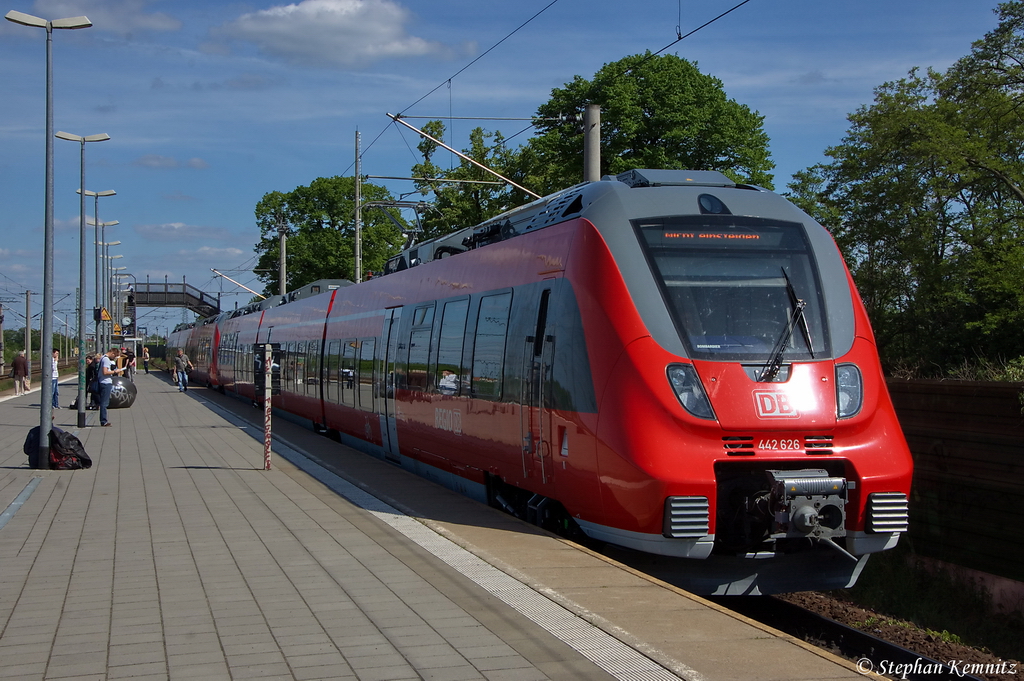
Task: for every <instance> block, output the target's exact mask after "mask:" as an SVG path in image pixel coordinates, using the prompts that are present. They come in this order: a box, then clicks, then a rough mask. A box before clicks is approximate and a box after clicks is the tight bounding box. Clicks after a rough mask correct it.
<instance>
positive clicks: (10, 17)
mask: <svg viewBox="0 0 1024 681" xmlns="http://www.w3.org/2000/svg"><path fill="white" fill-rule="evenodd" d="M5 18H6V19H7V21H13V22H14V23H16V24H21V25H22V26H36V27H38V28H46V23H47V22H46V19H40V18H39V17H34V16H32V15H31V14H25V13H24V12H18V11H16V10H13V9H12V10H11V11H10V12H8V13H7V15H6V17H5Z"/></svg>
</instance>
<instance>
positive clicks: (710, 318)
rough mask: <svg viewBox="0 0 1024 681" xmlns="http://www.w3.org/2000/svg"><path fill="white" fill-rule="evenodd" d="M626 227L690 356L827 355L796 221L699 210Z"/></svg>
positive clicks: (810, 266) (813, 274) (815, 283)
mask: <svg viewBox="0 0 1024 681" xmlns="http://www.w3.org/2000/svg"><path fill="white" fill-rule="evenodd" d="M633 226H634V228H635V229H636V231H637V235H638V236H639V238H640V242H641V244H642V245H643V247H644V251H645V253H646V255H647V260H648V262H649V264H650V266H651V269H652V271H653V272H654V274H655V277H656V278H657V279H658V283H659V285H660V286H661V290H662V294H663V295H664V297H665V301H666V302H667V304H668V308H669V311H670V312H671V314H672V317H673V320H674V321H675V324H676V327H677V328H678V329H679V332H680V335H681V336H682V338H683V339H684V341H685V342H686V344H687V346H688V347H689V350H690V353H691V355H690V356H691V357H695V358H699V359H719V360H734V361H771V360H772V356H773V355H777V354H779V353H781V355H782V356H783V357H784V358H785V360H786V361H790V360H807V359H821V358H823V357H825V356H827V354H828V350H827V348H829V347H830V346H829V342H828V337H827V333H828V329H827V326H826V325H825V324H824V316H825V312H824V304H823V302H822V296H821V286H820V284H819V279H818V273H817V269H816V267H815V262H814V258H813V257H812V256H811V248H810V245H809V243H808V241H807V236H806V234H805V232H804V228H803V226H802V225H800V224H799V223H795V222H782V221H779V220H766V219H762V218H750V217H741V216H734V215H699V216H675V217H663V218H651V219H643V220H635V221H634V222H633ZM798 311H799V312H798Z"/></svg>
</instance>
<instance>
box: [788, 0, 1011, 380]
mask: <svg viewBox="0 0 1024 681" xmlns="http://www.w3.org/2000/svg"><path fill="white" fill-rule="evenodd" d="M999 11H1000V16H1001V19H1002V21H1001V23H1000V26H999V27H998V28H997V29H996V30H995V31H993V32H992V33H990V34H988V35H987V36H986V37H985V39H984V40H981V41H978V42H977V43H975V45H974V48H973V50H972V52H971V54H970V55H968V56H966V57H964V58H962V59H961V60H959V61H958V62H957V63H956V64H955V65H954V66H953V67H952V68H950V69H949V71H947V72H946V73H941V72H937V71H932V70H929V71H928V72H927V73H925V74H921V73H920V72H919V71H918V70H916V69H915V70H913V71H911V72H910V74H909V75H908V77H906V78H904V79H901V80H899V81H896V82H892V83H885V84H883V85H882V86H880V87H879V88H877V89H876V91H875V100H874V103H873V104H872V105H871V106H865V107H861V108H860V109H859V110H858V111H856V112H855V113H853V114H851V115H850V117H849V120H850V123H851V127H850V129H849V131H848V133H847V136H846V137H845V138H844V139H843V141H842V143H841V144H839V145H837V146H835V147H832V148H830V149H828V150H826V152H825V153H826V155H827V156H828V157H830V158H831V159H832V161H831V162H829V163H824V164H819V165H818V166H815V167H813V168H810V169H808V170H807V171H805V172H804V173H801V174H799V175H798V176H796V181H795V182H794V183H793V184H791V185H790V189H791V190H792V191H793V192H794V198H796V199H797V201H798V202H799V203H801V205H803V206H804V207H805V208H807V207H811V208H812V211H811V212H812V214H815V215H818V216H823V217H824V218H825V223H824V224H827V225H828V226H829V227H830V229H831V230H832V232H833V235H834V236H835V237H836V241H837V243H839V245H840V247H841V248H842V249H843V251H844V253H845V254H846V256H847V260H848V262H849V263H850V266H851V270H852V272H853V275H854V278H855V279H856V281H857V284H858V287H859V288H860V290H861V293H862V297H863V298H864V300H865V303H866V306H867V308H868V312H869V314H870V315H871V318H872V322H873V324H874V326H875V331H876V336H877V337H878V340H879V349H880V351H881V353H882V356H883V360H884V361H886V363H887V364H888V365H889V366H893V365H895V364H904V365H911V366H914V367H917V368H918V369H919V370H921V371H923V372H924V373H940V374H941V373H944V372H946V371H948V370H949V369H950V368H951V367H953V366H955V365H958V364H962V363H964V362H968V363H970V362H976V361H978V360H986V361H998V360H999V359H1008V358H1012V357H1017V356H1021V355H1022V354H1024V340H1022V339H1021V336H1020V334H1019V332H1018V329H1019V327H1020V323H1021V322H1022V321H1024V292H1022V290H1021V287H1020V281H1021V279H1022V278H1024V241H1022V238H1021V237H1024V233H1022V230H1021V228H1020V226H1019V225H1022V224H1024V223H1022V221H1021V218H1024V189H1022V187H1024V119H1022V118H1021V116H1020V115H1019V114H1018V111H1019V109H1020V104H1021V103H1022V101H1024V100H1022V97H1021V95H1022V92H1024V90H1022V87H1021V83H1022V82H1024V81H1022V78H1021V76H1022V72H1021V70H1020V67H1019V66H1018V64H1019V63H1020V60H1021V59H1024V39H1022V37H1021V34H1022V27H1024V3H1021V2H1011V3H1005V4H1003V5H1000V8H999Z"/></svg>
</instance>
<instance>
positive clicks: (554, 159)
mask: <svg viewBox="0 0 1024 681" xmlns="http://www.w3.org/2000/svg"><path fill="white" fill-rule="evenodd" d="M588 104H599V105H600V106H601V173H602V175H604V174H611V175H615V174H618V173H621V172H625V171H627V170H630V169H632V168H674V169H683V170H719V171H721V172H723V173H725V174H726V175H729V176H730V177H731V178H732V179H734V180H736V181H739V182H745V183H751V184H757V185H760V186H763V187H766V188H769V189H770V188H772V179H773V178H772V175H771V174H770V171H771V169H772V168H774V167H775V164H774V163H772V161H771V159H770V157H769V152H768V135H767V134H766V133H765V132H764V129H763V127H762V124H763V121H764V118H763V117H762V116H761V115H760V114H758V113H757V112H755V111H751V110H750V109H749V108H748V107H747V106H745V105H743V104H739V103H737V102H736V101H735V100H732V99H728V98H727V97H726V94H725V91H724V89H723V85H722V82H721V81H720V80H718V79H717V78H714V77H712V76H709V75H706V74H703V73H701V72H700V71H699V70H698V69H697V65H696V64H693V63H691V62H689V61H687V60H685V59H681V58H680V57H677V56H675V55H662V56H656V55H653V54H651V53H650V52H648V53H646V54H642V55H633V56H629V57H625V58H624V59H620V60H619V61H617V62H612V63H610V64H606V65H605V66H603V67H602V68H601V70H600V71H598V72H597V73H596V74H595V75H594V78H593V80H590V81H588V80H586V79H584V78H581V77H580V76H576V77H575V78H574V79H573V81H572V82H571V83H567V84H566V86H565V87H564V88H556V89H555V90H553V91H552V93H551V99H550V100H548V101H547V102H546V103H545V104H543V105H541V106H540V107H539V108H538V109H537V116H538V117H540V118H542V119H545V120H542V121H541V122H540V123H539V124H538V128H539V129H540V131H541V132H540V134H538V135H537V136H536V137H534V138H533V139H532V140H530V146H531V147H532V148H533V149H534V150H535V152H536V156H537V159H536V164H535V166H534V168H533V172H532V175H533V176H534V177H535V178H537V181H539V185H535V186H540V187H541V188H542V189H543V191H545V192H548V191H553V190H556V189H561V188H563V187H565V186H569V185H572V184H575V183H576V182H580V181H582V173H583V151H582V150H583V129H582V126H581V125H580V124H579V123H578V121H580V120H582V116H583V112H584V110H585V109H586V106H587V105H588ZM551 119H556V120H551ZM531 188H532V187H531Z"/></svg>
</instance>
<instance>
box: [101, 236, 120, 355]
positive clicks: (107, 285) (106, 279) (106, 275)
mask: <svg viewBox="0 0 1024 681" xmlns="http://www.w3.org/2000/svg"><path fill="white" fill-rule="evenodd" d="M120 245H121V242H120V241H108V242H106V243H105V244H103V252H104V256H103V257H104V262H105V263H106V269H105V270H104V272H103V286H104V294H103V307H105V308H106V310H107V312H108V313H109V314H110V322H109V323H108V324H107V325H106V326H105V327H104V328H105V329H106V331H105V336H106V340H107V342H106V345H104V349H105V350H109V349H110V346H111V345H113V344H114V316H113V311H114V265H113V264H112V263H111V262H110V261H111V260H117V259H119V258H123V257H124V256H123V255H122V254H120V253H118V254H117V255H110V247H111V246H120Z"/></svg>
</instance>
